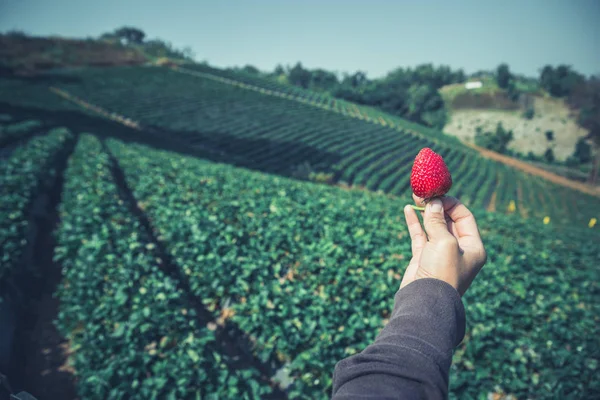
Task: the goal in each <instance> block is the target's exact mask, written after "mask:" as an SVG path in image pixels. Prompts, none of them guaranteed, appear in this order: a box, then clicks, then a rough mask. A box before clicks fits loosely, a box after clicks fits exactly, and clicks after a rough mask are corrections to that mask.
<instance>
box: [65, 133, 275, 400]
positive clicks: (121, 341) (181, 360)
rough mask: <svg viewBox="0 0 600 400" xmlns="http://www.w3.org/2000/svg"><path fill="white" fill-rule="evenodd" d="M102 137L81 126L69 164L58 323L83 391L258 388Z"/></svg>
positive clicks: (193, 394)
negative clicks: (125, 188) (161, 249)
mask: <svg viewBox="0 0 600 400" xmlns="http://www.w3.org/2000/svg"><path fill="white" fill-rule="evenodd" d="M111 169H112V165H111V161H110V159H109V157H108V155H107V154H106V153H105V152H104V151H103V149H102V146H101V144H100V142H99V141H98V139H96V138H95V137H93V136H91V135H87V134H86V135H82V137H81V139H80V141H79V143H78V145H77V148H76V151H75V153H74V154H73V156H72V158H71V159H70V161H69V164H68V168H67V171H66V174H65V187H64V195H63V202H62V204H61V206H60V215H61V220H62V222H61V225H60V229H59V230H58V232H57V237H58V246H57V248H56V256H55V258H56V260H57V261H58V262H60V263H61V264H62V267H63V275H64V278H63V283H62V286H61V288H60V290H59V292H58V296H59V298H60V314H59V318H58V326H59V328H60V330H61V331H62V333H63V334H64V335H65V336H66V337H67V338H68V339H69V341H70V345H71V350H72V351H73V361H72V362H73V365H74V367H75V370H76V371H77V375H78V383H77V387H78V393H79V395H80V396H81V397H82V398H89V399H105V398H111V399H125V398H127V399H157V398H161V399H182V398H205V397H207V396H212V397H210V398H232V399H237V398H249V397H250V398H256V397H261V396H263V395H265V394H267V393H269V392H270V390H271V389H270V387H269V386H267V385H264V384H262V383H261V382H260V381H259V380H258V371H256V370H255V369H253V368H244V369H233V368H231V367H230V365H231V364H232V360H230V359H228V357H227V356H225V355H224V353H223V352H222V351H221V350H220V349H219V346H218V342H217V339H216V337H215V327H214V326H212V327H211V326H210V324H209V325H202V323H201V321H200V317H199V315H198V314H197V313H196V311H195V309H194V307H193V305H192V304H191V303H190V301H189V299H188V296H187V295H186V293H185V292H184V291H182V290H181V289H180V288H179V286H178V283H177V281H176V280H175V279H174V278H172V277H171V276H170V275H168V274H167V273H165V272H164V271H163V269H162V268H161V266H163V264H164V262H165V261H164V260H161V259H160V254H159V253H158V251H157V246H156V243H154V242H153V241H152V240H151V238H150V236H149V234H148V232H147V231H145V230H144V227H143V226H142V225H141V224H140V221H139V220H138V219H137V218H136V217H135V216H134V215H133V214H132V213H131V212H130V211H129V209H128V207H127V205H126V203H125V202H124V201H123V199H122V198H121V197H120V196H119V191H118V187H117V185H116V184H115V181H114V180H113V176H112V174H111Z"/></svg>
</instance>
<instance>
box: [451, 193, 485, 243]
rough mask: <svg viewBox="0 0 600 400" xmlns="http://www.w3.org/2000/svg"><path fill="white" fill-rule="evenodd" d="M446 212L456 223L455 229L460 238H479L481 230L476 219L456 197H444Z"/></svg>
mask: <svg viewBox="0 0 600 400" xmlns="http://www.w3.org/2000/svg"><path fill="white" fill-rule="evenodd" d="M442 202H443V204H444V211H445V212H446V214H447V215H448V217H449V218H450V219H451V220H452V221H454V227H455V229H456V233H457V236H458V237H462V236H474V237H479V229H477V222H476V221H475V217H474V216H473V214H472V213H471V211H469V209H468V208H467V207H466V206H465V205H464V204H462V203H461V202H460V200H458V199H457V198H456V197H449V196H448V197H442Z"/></svg>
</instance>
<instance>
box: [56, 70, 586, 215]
mask: <svg viewBox="0 0 600 400" xmlns="http://www.w3.org/2000/svg"><path fill="white" fill-rule="evenodd" d="M196 68H198V69H199V71H198V70H196ZM200 71H205V67H203V66H198V67H194V69H193V70H191V69H189V68H178V69H176V70H169V69H165V68H156V67H144V68H141V69H140V68H124V69H113V70H110V71H105V70H86V71H78V72H76V73H72V74H70V75H69V76H70V77H71V79H62V80H61V81H60V82H58V83H57V85H56V87H57V88H60V89H61V90H63V91H64V92H63V93H64V94H66V95H67V96H77V97H76V98H77V101H84V102H87V104H88V108H91V109H96V108H98V107H100V109H102V110H104V111H103V112H104V113H105V114H106V115H111V114H113V113H115V114H116V115H120V116H122V117H119V118H120V119H121V120H123V121H129V122H135V123H137V124H139V126H140V127H141V128H140V129H142V130H144V129H153V130H155V131H156V132H157V133H158V134H163V135H168V136H170V137H178V138H180V140H182V141H184V142H186V143H188V144H189V145H191V146H195V147H197V148H202V149H204V151H207V152H210V153H211V154H213V157H215V158H216V159H218V160H226V161H227V162H232V163H235V164H236V165H240V166H244V167H248V168H253V169H257V170H260V171H266V172H272V173H278V174H282V175H285V176H294V177H298V178H302V179H319V180H321V181H324V182H329V183H337V184H341V185H344V186H352V187H355V188H368V189H371V190H374V191H382V192H385V193H389V194H393V195H403V194H406V192H407V190H408V189H409V187H408V179H407V178H406V177H407V176H408V172H407V171H409V170H410V166H411V163H412V157H414V154H415V153H416V152H417V151H418V149H420V148H421V147H425V146H430V147H432V148H434V149H435V150H436V151H438V152H440V153H441V154H443V155H444V157H445V158H446V159H447V162H448V164H449V166H450V168H451V171H452V172H453V174H454V176H455V193H456V194H457V195H460V196H461V197H462V198H463V200H464V201H465V202H466V203H467V204H470V205H472V206H475V207H481V208H485V209H489V210H496V211H500V212H507V213H512V212H517V213H519V214H520V215H522V216H523V217H535V218H539V219H542V218H544V217H546V216H549V217H550V218H551V219H552V220H553V221H555V222H565V223H569V224H571V223H572V222H573V220H575V221H580V222H579V223H580V224H581V225H587V223H588V221H589V220H590V218H592V217H595V216H596V215H595V212H594V210H595V207H591V208H589V207H584V206H583V205H584V204H586V203H588V202H589V203H590V204H596V203H597V202H598V199H597V198H592V197H590V196H588V195H586V194H582V193H579V192H575V191H573V190H570V189H567V188H564V187H561V186H558V185H555V184H553V183H551V182H547V181H545V180H540V179H539V178H537V177H533V176H531V175H528V174H524V173H521V172H519V171H515V170H513V169H512V168H508V167H506V166H504V165H502V164H498V163H496V162H494V161H491V160H486V159H484V158H482V157H480V156H479V155H478V153H477V152H475V151H473V150H471V149H469V148H467V147H465V146H464V145H462V144H461V143H459V142H457V141H453V140H450V139H452V138H451V137H448V136H445V135H443V134H441V133H440V132H436V131H433V130H430V129H426V128H420V127H419V126H418V125H416V124H410V123H408V122H407V121H404V120H402V119H400V118H397V117H390V116H389V115H386V114H385V113H382V112H379V111H377V110H374V109H369V108H366V107H360V106H356V105H353V104H351V103H347V102H341V101H338V100H335V99H332V98H330V97H327V96H322V95H318V94H314V93H312V92H307V91H303V92H295V93H294V92H279V91H277V90H275V89H274V88H267V87H259V86H254V85H249V84H246V83H244V82H243V81H236V80H233V79H231V78H229V77H222V76H219V75H215V74H214V70H213V71H212V72H213V73H210V74H209V73H207V72H200ZM61 76H62V77H63V78H64V75H61ZM142 82H143V85H142ZM149 93H152V95H149ZM157 93H159V94H157ZM168 115H180V116H181V118H179V119H170V118H165V116H168ZM415 125H416V128H418V130H417V129H412V127H413V126H415ZM474 166H477V167H474ZM584 189H585V188H584ZM549 192H552V193H554V194H555V195H554V196H550V195H549ZM589 193H591V194H595V192H593V191H592V190H591V189H589ZM556 194H558V197H557V196H556ZM534 198H538V201H537V202H538V203H540V204H541V207H540V206H539V205H538V207H536V208H534V207H532V204H534V203H536V201H535V200H534ZM560 204H564V205H566V204H580V206H579V207H577V208H570V207H564V206H559V205H560Z"/></svg>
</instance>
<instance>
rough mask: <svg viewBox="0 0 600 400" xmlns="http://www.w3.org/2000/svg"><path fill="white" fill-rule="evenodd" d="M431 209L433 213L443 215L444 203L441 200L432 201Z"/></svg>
mask: <svg viewBox="0 0 600 400" xmlns="http://www.w3.org/2000/svg"><path fill="white" fill-rule="evenodd" d="M429 208H430V209H431V212H432V213H435V214H439V213H441V212H442V210H443V209H444V208H443V207H442V201H441V200H440V199H433V200H431V202H430V203H429Z"/></svg>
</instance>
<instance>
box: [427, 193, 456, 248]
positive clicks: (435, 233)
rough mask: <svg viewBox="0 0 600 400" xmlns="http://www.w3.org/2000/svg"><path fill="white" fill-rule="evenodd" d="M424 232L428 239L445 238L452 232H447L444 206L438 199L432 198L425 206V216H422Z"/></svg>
mask: <svg viewBox="0 0 600 400" xmlns="http://www.w3.org/2000/svg"><path fill="white" fill-rule="evenodd" d="M423 225H424V226H425V232H427V236H429V240H430V241H433V242H435V241H439V240H442V239H447V238H448V237H449V236H450V237H452V234H451V233H450V232H448V225H446V218H445V217H444V206H443V205H442V201H441V200H440V199H433V200H431V201H430V202H429V204H427V207H425V216H424V217H423Z"/></svg>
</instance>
